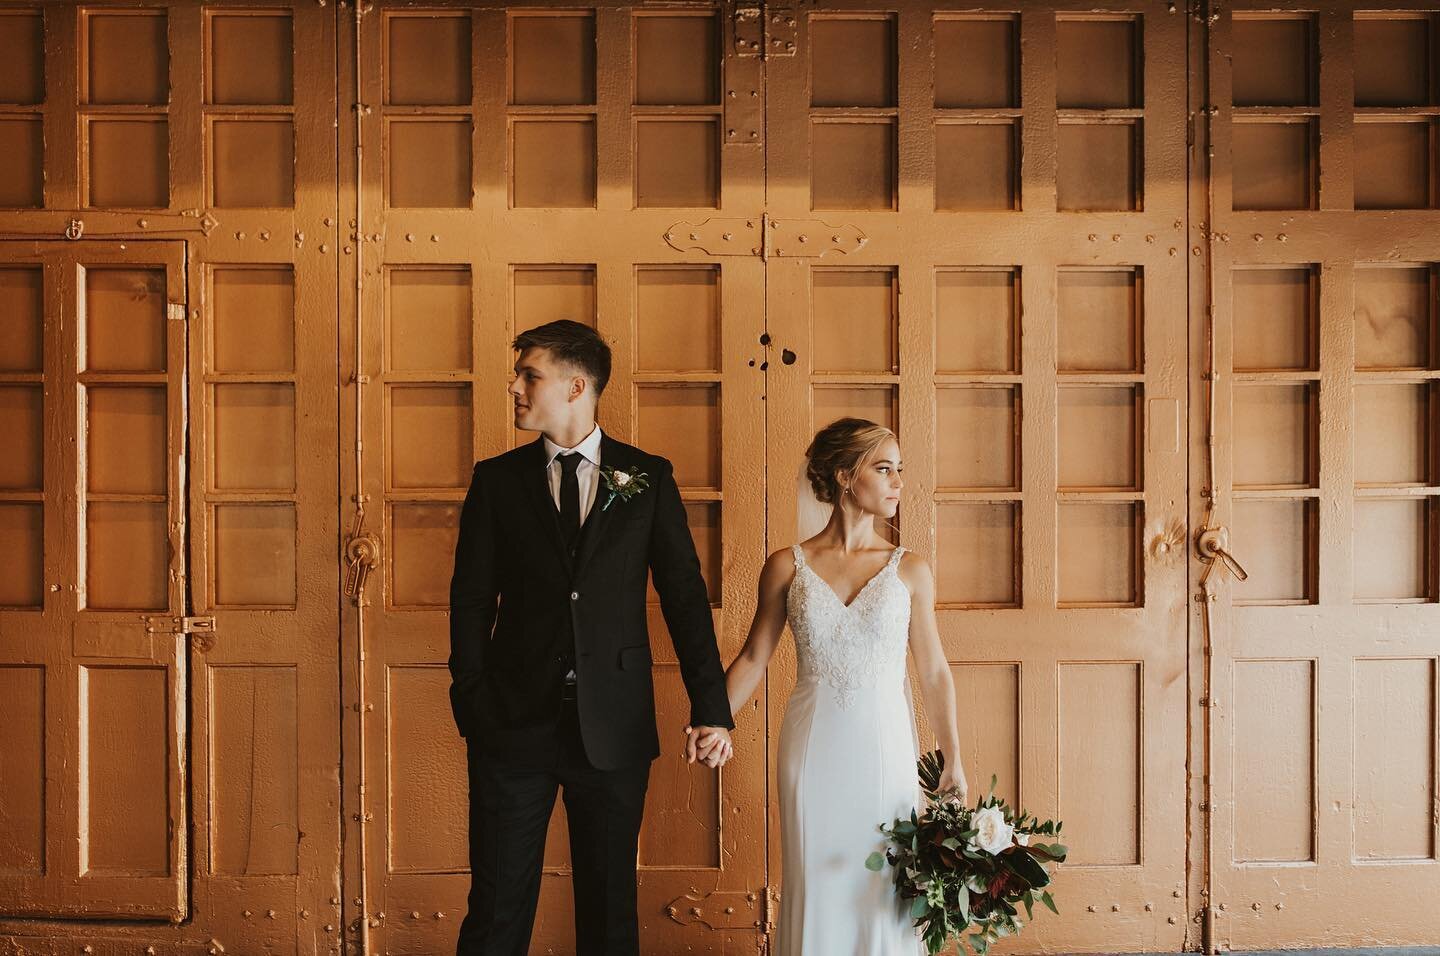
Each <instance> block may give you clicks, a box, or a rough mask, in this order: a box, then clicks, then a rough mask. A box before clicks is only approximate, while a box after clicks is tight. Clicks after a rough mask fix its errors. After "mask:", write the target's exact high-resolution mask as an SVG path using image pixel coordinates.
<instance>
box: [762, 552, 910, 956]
mask: <svg viewBox="0 0 1440 956" xmlns="http://www.w3.org/2000/svg"><path fill="white" fill-rule="evenodd" d="M904 550H905V549H904V548H896V549H895V551H894V552H893V553H892V554H891V555H890V560H889V561H887V562H886V563H885V566H884V567H883V568H881V569H880V571H879V572H878V573H877V574H876V575H875V576H874V577H873V578H871V579H870V580H869V581H867V582H866V584H865V586H864V587H863V588H862V589H861V590H860V593H859V594H857V595H856V596H855V599H854V600H853V601H852V602H851V603H850V604H849V605H848V606H847V605H845V604H843V603H841V600H840V597H839V596H838V595H836V593H835V592H834V590H832V589H831V587H830V586H829V585H828V584H826V583H825V581H824V580H823V579H822V578H821V577H820V576H819V575H817V574H816V573H815V572H814V571H813V570H812V569H811V568H810V567H809V566H808V565H807V564H806V563H805V552H804V549H803V548H801V547H800V545H798V544H797V545H794V546H793V548H792V551H793V553H794V555H795V578H794V581H793V582H792V583H791V585H790V593H789V596H788V598H787V600H786V610H787V613H788V615H789V619H790V629H791V630H792V631H793V632H794V634H795V644H796V657H797V662H798V671H799V674H798V680H797V682H796V684H795V692H794V694H792V695H791V697H790V702H789V705H788V706H787V708H786V711H785V720H784V723H783V724H782V726H781V729H780V755H779V781H780V854H781V858H782V861H783V867H782V878H783V883H782V886H781V897H780V924H779V927H778V929H777V933H776V944H777V950H776V952H777V953H778V956H916V954H918V953H920V952H921V947H920V942H919V939H918V937H917V936H916V934H915V931H914V929H913V928H912V927H913V923H912V920H911V919H910V917H909V916H908V914H907V912H906V911H907V907H906V906H904V904H903V903H902V902H901V901H900V900H899V898H898V897H897V896H896V894H895V884H894V882H893V875H894V870H893V869H892V868H891V867H890V866H889V865H887V866H885V867H884V869H882V870H881V871H880V872H879V873H874V872H871V871H870V870H868V869H866V868H865V859H866V857H868V856H869V855H870V854H871V853H872V852H873V851H875V850H882V849H884V846H885V838H884V836H882V835H881V834H880V832H879V831H878V830H877V829H876V827H877V826H878V825H879V824H881V823H889V822H890V821H891V820H893V819H894V818H896V817H900V816H905V817H908V816H909V815H910V811H911V810H912V809H914V808H915V807H916V806H917V805H918V804H919V800H920V792H919V784H918V783H917V780H916V770H915V758H916V754H915V717H914V711H913V710H912V708H911V705H910V698H909V693H908V687H907V684H906V681H905V649H906V645H907V642H908V640H909V633H910V590H909V588H907V587H906V586H905V584H904V582H903V581H901V580H900V576H899V574H898V568H899V564H900V555H901V554H902V553H903V552H904Z"/></svg>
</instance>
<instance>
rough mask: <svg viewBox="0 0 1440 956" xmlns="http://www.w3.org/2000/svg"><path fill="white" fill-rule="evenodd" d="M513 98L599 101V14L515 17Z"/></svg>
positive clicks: (548, 102)
mask: <svg viewBox="0 0 1440 956" xmlns="http://www.w3.org/2000/svg"><path fill="white" fill-rule="evenodd" d="M510 102H512V103H515V104H517V105H525V106H583V105H586V104H589V103H594V102H595V15H594V14H592V13H572V12H568V11H567V12H565V13H560V14H555V15H551V14H528V13H527V14H514V15H512V16H511V17H510Z"/></svg>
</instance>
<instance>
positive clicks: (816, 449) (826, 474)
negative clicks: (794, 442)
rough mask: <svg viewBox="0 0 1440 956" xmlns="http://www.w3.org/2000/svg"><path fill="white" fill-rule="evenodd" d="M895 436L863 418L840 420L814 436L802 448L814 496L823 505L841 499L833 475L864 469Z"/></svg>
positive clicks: (838, 483) (852, 472) (837, 482)
mask: <svg viewBox="0 0 1440 956" xmlns="http://www.w3.org/2000/svg"><path fill="white" fill-rule="evenodd" d="M894 437H895V433H894V432H892V431H891V430H890V429H888V428H886V427H885V426H884V425H877V424H875V423H874V422H872V421H866V420H865V419H863V418H840V419H836V420H835V421H833V422H831V423H830V424H828V425H826V426H825V427H824V428H822V429H820V431H818V432H816V433H815V438H814V439H813V440H812V441H811V442H810V447H809V448H807V449H805V458H806V462H805V475H806V477H807V478H809V479H810V487H811V488H813V489H814V490H815V497H816V498H817V499H819V500H820V501H821V502H822V503H824V504H832V505H833V504H834V503H835V502H836V501H838V500H839V499H840V482H839V479H838V478H836V475H838V474H840V473H841V472H844V473H845V474H847V475H854V474H856V473H857V472H858V471H859V470H860V469H861V468H863V467H864V466H865V464H866V463H867V462H869V461H870V459H871V458H873V457H874V456H875V452H876V451H878V450H879V448H880V446H881V445H883V444H884V443H885V441H886V439H890V438H894Z"/></svg>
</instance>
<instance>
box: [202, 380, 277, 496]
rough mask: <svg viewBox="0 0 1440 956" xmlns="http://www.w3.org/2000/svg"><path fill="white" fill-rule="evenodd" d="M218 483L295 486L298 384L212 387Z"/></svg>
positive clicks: (259, 487) (222, 485)
mask: <svg viewBox="0 0 1440 956" xmlns="http://www.w3.org/2000/svg"><path fill="white" fill-rule="evenodd" d="M211 401H212V403H213V404H212V406H211V407H212V409H213V411H212V415H213V416H214V422H215V424H214V429H215V431H214V436H215V437H214V444H213V445H212V454H213V456H214V457H213V461H214V466H213V469H212V474H213V476H214V482H215V487H216V488H217V489H226V490H242V489H245V490H255V491H291V490H293V489H294V488H295V443H296V434H295V386H294V385H290V384H249V383H246V384H238V383H232V384H219V385H214V386H212V387H211Z"/></svg>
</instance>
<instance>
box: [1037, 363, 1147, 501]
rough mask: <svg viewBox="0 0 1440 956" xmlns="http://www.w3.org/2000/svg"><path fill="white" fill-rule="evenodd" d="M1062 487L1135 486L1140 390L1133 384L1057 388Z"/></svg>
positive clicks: (1137, 479)
mask: <svg viewBox="0 0 1440 956" xmlns="http://www.w3.org/2000/svg"><path fill="white" fill-rule="evenodd" d="M1058 400H1059V409H1058V412H1059V422H1058V425H1057V429H1058V433H1059V434H1058V449H1059V459H1060V460H1059V474H1058V481H1059V485H1060V487H1061V488H1075V489H1084V488H1107V489H1137V490H1138V489H1139V488H1140V485H1141V475H1140V464H1141V457H1140V448H1141V441H1140V428H1141V419H1140V417H1139V409H1140V402H1141V398H1140V394H1139V390H1138V389H1137V388H1135V387H1133V386H1129V385H1123V386H1109V385H1083V386H1080V385H1072V386H1064V387H1062V388H1060V390H1059V393H1058Z"/></svg>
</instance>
